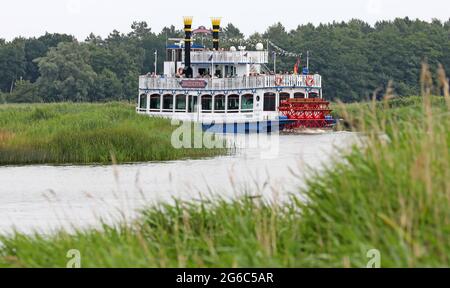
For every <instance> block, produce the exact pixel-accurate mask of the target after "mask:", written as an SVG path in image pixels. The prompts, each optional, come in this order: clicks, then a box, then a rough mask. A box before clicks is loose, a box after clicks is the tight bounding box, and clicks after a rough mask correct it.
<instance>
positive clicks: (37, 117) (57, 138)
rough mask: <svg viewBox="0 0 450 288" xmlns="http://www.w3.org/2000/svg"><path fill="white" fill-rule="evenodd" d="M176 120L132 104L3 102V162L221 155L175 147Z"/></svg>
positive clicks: (119, 160)
mask: <svg viewBox="0 0 450 288" xmlns="http://www.w3.org/2000/svg"><path fill="white" fill-rule="evenodd" d="M176 128H177V127H175V126H172V125H171V124H170V121H168V120H164V119H158V118H149V117H146V116H141V115H137V114H136V112H135V111H134V108H133V106H132V105H130V104H127V103H108V104H75V103H63V104H23V105H0V165H23V164H109V163H111V162H112V160H113V158H115V161H117V163H127V162H145V161H162V160H175V159H183V158H198V157H209V156H216V155H219V154H223V153H226V151H225V150H224V149H206V148H200V149H175V148H174V147H173V146H172V144H171V135H172V132H173V131H174V129H176Z"/></svg>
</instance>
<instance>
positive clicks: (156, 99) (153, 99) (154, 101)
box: [150, 94, 161, 112]
mask: <svg viewBox="0 0 450 288" xmlns="http://www.w3.org/2000/svg"><path fill="white" fill-rule="evenodd" d="M160 105H161V96H159V95H158V94H153V95H151V96H150V110H157V111H158V112H159V109H160V107H161V106H160Z"/></svg>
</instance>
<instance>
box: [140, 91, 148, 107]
mask: <svg viewBox="0 0 450 288" xmlns="http://www.w3.org/2000/svg"><path fill="white" fill-rule="evenodd" d="M139 108H141V109H147V95H146V94H141V96H140V100H139Z"/></svg>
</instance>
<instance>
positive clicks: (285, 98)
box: [280, 93, 290, 104]
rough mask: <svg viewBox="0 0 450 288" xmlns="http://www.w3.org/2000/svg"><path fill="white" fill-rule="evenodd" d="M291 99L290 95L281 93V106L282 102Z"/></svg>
mask: <svg viewBox="0 0 450 288" xmlns="http://www.w3.org/2000/svg"><path fill="white" fill-rule="evenodd" d="M289 98H290V95H289V93H280V104H281V102H283V101H287V100H289Z"/></svg>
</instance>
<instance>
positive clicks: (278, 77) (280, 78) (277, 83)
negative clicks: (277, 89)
mask: <svg viewBox="0 0 450 288" xmlns="http://www.w3.org/2000/svg"><path fill="white" fill-rule="evenodd" d="M281 83H283V77H281V76H280V75H277V76H276V77H275V85H277V86H281Z"/></svg>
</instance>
